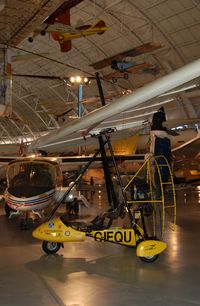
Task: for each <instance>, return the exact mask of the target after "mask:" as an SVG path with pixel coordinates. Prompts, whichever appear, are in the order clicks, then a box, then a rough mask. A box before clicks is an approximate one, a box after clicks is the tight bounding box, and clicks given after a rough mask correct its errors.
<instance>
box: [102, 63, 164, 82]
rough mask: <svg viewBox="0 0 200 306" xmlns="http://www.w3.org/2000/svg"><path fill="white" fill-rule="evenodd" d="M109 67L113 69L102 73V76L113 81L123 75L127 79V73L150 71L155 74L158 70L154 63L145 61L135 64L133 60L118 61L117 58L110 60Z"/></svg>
mask: <svg viewBox="0 0 200 306" xmlns="http://www.w3.org/2000/svg"><path fill="white" fill-rule="evenodd" d="M111 68H112V69H114V70H115V71H114V72H111V73H109V74H106V75H104V78H105V79H107V80H110V79H112V80H113V82H115V80H117V79H118V78H121V77H123V78H124V79H128V78H129V73H151V74H153V75H156V74H157V73H159V72H160V69H159V68H156V67H155V65H152V64H150V63H145V62H144V63H140V64H137V63H135V62H128V61H122V62H120V61H117V60H113V61H112V62H111Z"/></svg>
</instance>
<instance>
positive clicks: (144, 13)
mask: <svg viewBox="0 0 200 306" xmlns="http://www.w3.org/2000/svg"><path fill="white" fill-rule="evenodd" d="M63 6H65V7H68V8H69V7H70V9H68V12H69V14H68V17H67V18H70V28H69V31H68V32H70V34H72V32H73V31H74V30H77V29H79V28H80V27H82V26H83V25H84V26H85V25H91V26H93V28H95V27H96V28H95V29H96V31H97V32H96V34H94V33H93V34H94V35H92V34H90V35H89V34H88V32H87V35H85V34H84V35H83V34H82V35H80V37H79V38H77V39H73V40H72V41H71V46H70V48H71V49H70V48H69V51H68V52H62V51H61V45H60V44H59V43H58V41H56V40H55V37H54V39H53V38H52V36H51V34H50V33H46V35H40V34H39V35H37V36H35V37H34V39H33V42H32V43H30V42H29V41H28V37H32V36H31V35H32V32H34V31H35V30H37V29H40V30H41V29H44V28H41V25H44V24H45V23H43V22H44V20H45V19H46V18H47V19H46V20H48V18H49V17H48V16H52V14H54V12H55V11H56V10H57V9H58V8H59V7H63ZM1 9H2V10H1V12H0V19H1V23H0V43H1V44H2V45H1V47H7V46H8V48H9V49H11V58H12V80H13V87H12V114H9V116H7V117H1V118H0V127H1V134H0V140H1V142H7V141H9V142H12V141H19V138H20V137H21V136H24V137H25V138H27V139H28V137H29V136H31V137H35V136H38V135H40V134H41V133H45V132H46V131H48V130H50V129H55V128H58V127H59V126H61V125H62V124H63V122H65V121H69V120H73V118H74V117H76V116H77V101H78V86H76V85H73V86H72V84H71V83H70V82H69V77H70V76H72V75H77V74H79V75H81V76H89V77H91V76H93V77H94V76H95V72H97V71H98V72H99V73H100V76H101V77H103V78H104V80H103V81H102V85H103V91H104V95H105V98H106V103H112V101H113V100H114V99H117V97H118V96H120V95H122V94H124V93H128V92H131V91H133V90H134V89H136V88H138V87H141V86H143V85H144V84H146V83H148V82H151V81H152V80H154V79H156V78H159V77H161V76H162V75H165V74H167V73H168V72H170V71H172V70H174V69H176V68H178V67H181V66H183V65H185V64H187V63H189V62H191V61H193V60H195V59H197V58H199V54H200V2H199V1H198V0H194V1H188V0H181V1H172V0H171V1H170V0H168V1H167V0H166V1H165V0H151V1H147V0H135V1H129V0H124V1H122V0H113V1H106V0H105V1H103V0H84V1H80V0H73V1H69V0H68V1H55V0H49V1H47V0H46V1H44V0H43V1H34V0H32V1H23V0H8V1H6V2H5V6H1ZM53 16H54V15H53ZM97 20H100V21H103V22H104V24H103V25H102V24H101V25H99V24H98V21H97ZM50 21H51V18H50ZM50 23H51V22H50ZM99 26H104V27H105V29H104V30H103V31H101V33H98V27H99ZM45 27H46V24H45ZM46 29H47V28H45V30H46ZM88 29H89V30H88ZM84 31H91V28H86V27H85V28H84ZM47 32H48V30H47ZM38 33H39V32H38ZM84 33H85V32H84ZM43 34H44V33H43ZM98 34H101V35H98ZM29 40H30V39H29ZM26 51H27V52H26ZM116 65H123V66H122V67H118V66H116ZM124 65H128V66H124ZM116 68H117V69H118V70H122V72H121V73H119V71H117V69H116ZM127 71H128V72H127ZM36 76H37V77H36ZM38 76H40V77H38ZM193 84H195V85H197V86H196V87H193V88H192V89H189V90H183V91H182V92H181V93H179V94H178V96H177V93H176V94H175V95H174V99H173V101H172V102H171V103H169V104H167V105H166V112H167V118H168V119H173V120H174V119H185V120H186V121H187V120H188V119H194V118H197V122H199V117H200V108H199V96H200V90H199V89H198V87H199V80H195V81H194V82H193ZM79 94H80V92H79ZM82 94H83V111H84V113H85V114H86V113H88V112H90V111H91V110H94V109H96V108H98V107H100V106H101V103H100V99H99V93H98V90H97V85H96V81H95V80H92V81H91V83H90V84H89V85H87V86H86V85H84V86H83V92H82ZM145 119H146V118H145Z"/></svg>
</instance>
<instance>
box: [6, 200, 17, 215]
mask: <svg viewBox="0 0 200 306" xmlns="http://www.w3.org/2000/svg"><path fill="white" fill-rule="evenodd" d="M4 210H5V213H6V216H7V217H8V218H9V217H10V213H11V212H15V211H16V210H14V209H12V208H10V207H9V206H8V204H7V203H5V205H4Z"/></svg>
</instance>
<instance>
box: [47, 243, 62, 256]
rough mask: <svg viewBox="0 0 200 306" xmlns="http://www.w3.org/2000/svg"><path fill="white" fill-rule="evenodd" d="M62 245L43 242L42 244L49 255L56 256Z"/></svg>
mask: <svg viewBox="0 0 200 306" xmlns="http://www.w3.org/2000/svg"><path fill="white" fill-rule="evenodd" d="M60 247H61V243H59V242H50V241H43V242H42V249H43V251H44V252H45V253H47V254H55V253H57V252H58V251H59V250H60Z"/></svg>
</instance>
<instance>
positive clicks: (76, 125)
mask: <svg viewBox="0 0 200 306" xmlns="http://www.w3.org/2000/svg"><path fill="white" fill-rule="evenodd" d="M199 75H200V59H198V60H196V61H194V62H192V63H190V64H187V65H186V66H184V67H181V68H179V69H177V70H175V71H173V72H171V73H170V74H168V75H165V76H163V77H162V78H159V79H157V80H155V81H153V82H152V83H150V84H147V85H145V86H144V87H141V88H139V89H137V90H136V91H135V92H133V93H132V94H129V95H126V96H123V97H121V98H119V99H118V100H116V101H115V102H114V103H111V104H109V105H105V106H104V107H101V108H100V109H98V110H95V111H92V112H91V113H89V114H87V115H85V116H84V117H82V118H79V119H77V120H75V121H74V122H73V123H68V124H64V125H63V127H62V128H60V129H58V130H56V131H53V132H51V133H49V134H48V135H46V136H44V137H41V138H40V139H38V140H37V141H36V142H33V143H32V146H31V147H30V149H37V148H40V149H45V148H47V147H49V146H53V145H54V146H57V145H58V144H63V143H65V144H67V143H68V144H69V143H70V142H71V143H73V144H74V143H75V141H76V143H79V142H80V139H83V140H84V141H85V139H87V137H89V135H86V134H85V133H84V132H85V131H86V130H87V131H89V130H90V129H94V126H98V125H99V124H100V123H101V122H103V121H104V124H106V125H107V123H108V121H105V120H108V119H109V118H111V117H112V116H117V115H119V114H121V113H122V112H125V111H129V110H131V109H134V108H136V106H140V105H141V104H143V113H144V109H145V107H146V106H147V105H149V104H150V103H151V104H153V101H154V103H155V101H157V103H155V104H156V105H157V106H156V109H157V108H158V105H162V104H163V103H166V102H165V101H163V100H162V99H163V97H161V95H162V94H163V93H165V92H167V91H169V90H171V89H173V88H176V87H178V86H180V85H182V84H184V83H186V82H189V81H191V80H193V79H195V78H197V77H198V76H199ZM159 96H160V97H159ZM165 98H166V97H165V96H164V99H165ZM153 99H154V100H153ZM169 100H170V99H168V101H169ZM122 118H123V116H122ZM122 118H121V122H123V120H122ZM134 119H135V120H139V118H138V117H135V118H134ZM140 119H141V118H140ZM115 120H118V119H115ZM129 120H131V118H129ZM128 123H131V122H130V121H129V122H128ZM110 124H111V125H113V126H116V125H117V122H116V121H113V122H112V120H111V123H110ZM135 124H136V126H140V125H141V120H139V122H135ZM122 125H123V124H122ZM129 127H130V126H129ZM102 129H103V127H102V126H100V130H102Z"/></svg>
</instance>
